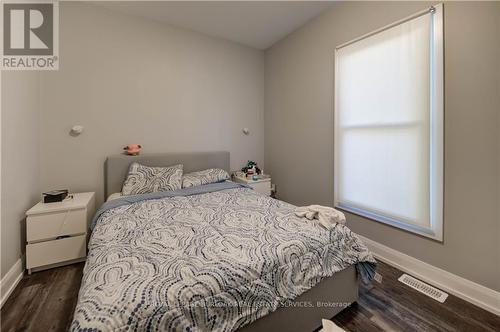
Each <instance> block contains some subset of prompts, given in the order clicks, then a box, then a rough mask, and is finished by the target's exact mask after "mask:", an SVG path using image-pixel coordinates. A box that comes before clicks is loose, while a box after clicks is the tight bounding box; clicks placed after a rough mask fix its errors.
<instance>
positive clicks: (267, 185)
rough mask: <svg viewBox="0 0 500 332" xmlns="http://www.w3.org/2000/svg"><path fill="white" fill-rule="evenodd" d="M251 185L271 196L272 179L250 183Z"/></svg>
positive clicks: (259, 191) (257, 190)
mask: <svg viewBox="0 0 500 332" xmlns="http://www.w3.org/2000/svg"><path fill="white" fill-rule="evenodd" d="M249 186H250V187H252V188H253V189H254V190H255V191H256V192H258V193H261V194H264V195H267V196H271V181H264V182H256V183H250V184H249Z"/></svg>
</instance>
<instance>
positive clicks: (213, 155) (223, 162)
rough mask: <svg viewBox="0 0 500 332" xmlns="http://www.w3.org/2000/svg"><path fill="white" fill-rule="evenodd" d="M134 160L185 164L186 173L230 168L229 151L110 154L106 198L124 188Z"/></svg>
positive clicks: (165, 164) (164, 163)
mask: <svg viewBox="0 0 500 332" xmlns="http://www.w3.org/2000/svg"><path fill="white" fill-rule="evenodd" d="M134 161H137V162H138V163H141V164H143V165H147V166H171V165H176V164H183V165H184V173H189V172H195V171H201V170H203V169H207V168H222V169H225V170H226V171H228V172H229V171H230V170H229V152H227V151H216V152H178V153H154V154H141V155H139V156H127V155H124V154H120V155H114V156H109V157H108V158H107V159H106V164H105V174H104V181H105V188H104V189H105V192H104V195H105V197H104V199H106V198H107V197H108V196H109V195H111V194H112V193H118V192H121V190H122V185H123V181H124V180H125V178H126V177H127V173H128V168H129V166H130V164H131V163H132V162H134Z"/></svg>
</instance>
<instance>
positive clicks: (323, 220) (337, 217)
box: [295, 205, 345, 229]
mask: <svg viewBox="0 0 500 332" xmlns="http://www.w3.org/2000/svg"><path fill="white" fill-rule="evenodd" d="M295 215H296V216H297V217H301V218H307V219H309V220H313V219H317V220H318V221H319V223H320V224H321V225H322V226H323V227H325V228H326V229H331V228H332V226H333V225H334V224H337V223H340V224H345V215H344V214H343V213H342V212H340V211H339V210H336V209H334V208H331V207H328V206H321V205H309V206H301V207H298V208H296V209H295Z"/></svg>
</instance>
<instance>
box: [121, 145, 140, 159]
mask: <svg viewBox="0 0 500 332" xmlns="http://www.w3.org/2000/svg"><path fill="white" fill-rule="evenodd" d="M141 149H142V146H141V145H140V144H129V145H127V146H125V147H124V148H123V150H125V153H126V154H128V155H131V156H137V155H138V154H139V152H141Z"/></svg>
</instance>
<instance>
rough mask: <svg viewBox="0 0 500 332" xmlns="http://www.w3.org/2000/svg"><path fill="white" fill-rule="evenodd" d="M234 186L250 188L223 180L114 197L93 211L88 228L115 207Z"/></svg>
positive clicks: (232, 187)
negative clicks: (169, 189) (176, 188)
mask: <svg viewBox="0 0 500 332" xmlns="http://www.w3.org/2000/svg"><path fill="white" fill-rule="evenodd" d="M234 188H251V187H249V186H247V185H246V184H242V183H236V182H231V181H224V182H216V183H210V184H205V185H202V186H195V187H189V188H183V189H179V190H171V191H160V192H156V193H149V194H140V195H130V196H122V197H120V198H116V199H114V200H112V201H109V202H106V203H104V204H103V205H102V206H101V207H100V208H99V209H98V210H97V211H96V213H95V215H94V218H93V219H92V224H91V226H90V229H91V230H93V229H94V227H95V225H96V222H97V220H98V219H99V217H100V216H101V215H102V214H103V213H104V212H106V211H108V210H111V209H114V208H117V207H119V206H123V205H129V204H133V203H137V202H141V201H146V200H151V199H160V198H165V197H175V196H191V195H199V194H205V193H210V192H214V191H220V190H225V189H234Z"/></svg>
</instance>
